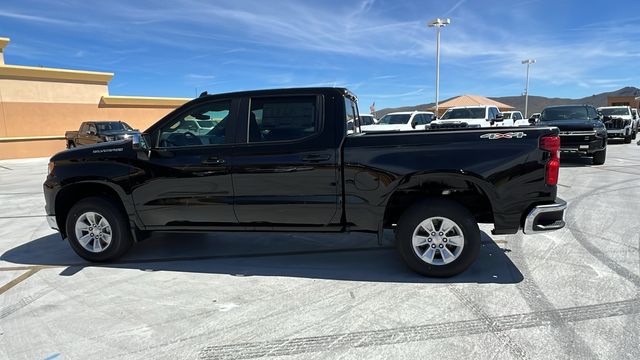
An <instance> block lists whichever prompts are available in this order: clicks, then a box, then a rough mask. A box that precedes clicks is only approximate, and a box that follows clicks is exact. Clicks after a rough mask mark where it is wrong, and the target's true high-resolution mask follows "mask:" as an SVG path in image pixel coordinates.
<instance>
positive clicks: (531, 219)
mask: <svg viewBox="0 0 640 360" xmlns="http://www.w3.org/2000/svg"><path fill="white" fill-rule="evenodd" d="M566 209H567V202H566V201H564V200H561V199H556V202H555V203H554V204H547V205H538V206H536V207H534V208H533V209H532V210H531V211H530V212H529V215H527V217H526V219H525V221H524V226H523V227H522V231H523V232H524V233H525V234H527V235H530V234H536V233H540V232H545V231H553V230H558V229H562V228H563V227H564V225H565V222H564V211H565V210H566Z"/></svg>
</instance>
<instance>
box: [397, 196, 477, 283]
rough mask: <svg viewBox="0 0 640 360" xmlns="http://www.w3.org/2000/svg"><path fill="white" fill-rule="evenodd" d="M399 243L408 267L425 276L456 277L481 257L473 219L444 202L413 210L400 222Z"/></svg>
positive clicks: (427, 202) (427, 203)
mask: <svg viewBox="0 0 640 360" xmlns="http://www.w3.org/2000/svg"><path fill="white" fill-rule="evenodd" d="M396 241H397V245H398V250H399V251H400V255H402V258H403V259H404V261H405V262H406V263H407V265H408V266H409V267H410V268H411V269H412V270H413V271H415V272H417V273H420V274H422V275H426V276H433V277H449V276H453V275H457V274H459V273H461V272H463V271H464V270H466V269H467V268H468V267H469V266H470V265H471V264H473V262H474V261H475V260H476V258H477V257H478V254H479V253H480V229H479V228H478V223H477V222H476V221H475V219H474V217H473V215H472V214H471V213H470V212H469V211H468V210H467V209H466V208H464V207H463V206H461V205H460V204H458V203H456V202H453V201H449V200H444V199H428V200H425V201H422V202H420V203H418V204H416V205H414V206H412V207H410V208H409V209H408V210H407V211H406V212H405V213H404V214H403V215H402V217H401V218H400V220H399V221H398V231H397V232H396Z"/></svg>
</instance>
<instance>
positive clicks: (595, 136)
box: [538, 105, 607, 165]
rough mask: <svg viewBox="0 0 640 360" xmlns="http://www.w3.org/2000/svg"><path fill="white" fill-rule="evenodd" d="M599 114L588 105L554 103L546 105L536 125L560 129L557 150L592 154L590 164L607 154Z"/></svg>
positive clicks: (599, 163)
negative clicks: (556, 104)
mask: <svg viewBox="0 0 640 360" xmlns="http://www.w3.org/2000/svg"><path fill="white" fill-rule="evenodd" d="M602 120H603V117H602V115H601V114H600V113H599V112H598V111H597V110H596V108H595V107H593V106H592V105H558V106H549V107H546V108H545V109H544V110H543V111H542V114H541V115H540V117H539V119H538V122H539V124H540V125H546V126H556V127H558V128H559V129H560V144H561V147H560V151H562V152H568V153H577V154H580V155H586V156H592V157H593V160H592V161H593V164H594V165H602V164H604V162H605V160H606V158H607V128H606V127H605V125H604V124H603V123H602Z"/></svg>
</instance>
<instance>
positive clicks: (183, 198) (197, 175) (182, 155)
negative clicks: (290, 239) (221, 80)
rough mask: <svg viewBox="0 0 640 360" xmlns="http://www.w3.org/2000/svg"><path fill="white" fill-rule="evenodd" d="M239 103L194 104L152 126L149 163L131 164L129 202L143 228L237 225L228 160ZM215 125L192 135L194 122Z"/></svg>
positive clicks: (207, 102) (220, 100) (215, 100)
mask: <svg viewBox="0 0 640 360" xmlns="http://www.w3.org/2000/svg"><path fill="white" fill-rule="evenodd" d="M238 104H239V101H238V100H236V99H233V100H232V99H208V100H203V101H197V102H195V103H194V104H193V105H191V106H188V107H185V108H184V110H182V111H180V112H177V113H175V114H172V115H169V116H168V117H166V118H165V119H163V120H161V122H160V123H159V124H158V126H155V127H154V128H153V129H152V130H151V133H150V134H149V138H150V140H151V142H152V143H153V145H152V149H151V151H150V152H149V156H148V159H138V160H136V161H135V165H137V169H135V170H134V171H133V173H132V176H131V179H132V197H133V201H134V204H135V207H136V211H137V213H138V215H139V216H140V219H141V221H142V222H143V223H144V224H145V225H146V226H148V227H150V228H153V227H163V228H165V229H166V228H167V227H172V228H182V229H184V228H186V229H188V228H208V227H211V228H220V227H225V226H233V225H236V224H237V220H236V217H235V215H234V212H233V186H232V183H231V174H230V172H229V155H230V153H231V149H232V147H233V146H234V145H233V143H234V135H233V130H234V129H233V127H234V125H235V119H236V117H237V108H238ZM196 119H197V120H211V121H215V122H217V125H216V126H215V127H213V128H212V129H211V130H210V131H208V132H206V133H202V134H196V133H193V131H192V126H193V120H196Z"/></svg>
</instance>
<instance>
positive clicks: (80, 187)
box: [55, 180, 137, 239]
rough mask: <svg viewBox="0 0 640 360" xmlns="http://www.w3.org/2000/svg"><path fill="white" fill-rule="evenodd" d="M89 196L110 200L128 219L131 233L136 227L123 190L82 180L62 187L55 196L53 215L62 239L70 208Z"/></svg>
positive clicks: (104, 183) (131, 205)
mask: <svg viewBox="0 0 640 360" xmlns="http://www.w3.org/2000/svg"><path fill="white" fill-rule="evenodd" d="M91 196H103V197H106V198H109V199H112V200H113V201H114V202H115V203H116V205H117V206H118V207H119V208H120V209H121V210H122V211H123V212H124V214H125V216H126V217H127V218H128V219H129V223H130V227H131V230H132V233H134V239H135V238H136V236H135V231H133V230H134V229H136V228H137V225H136V224H135V222H134V221H132V216H131V215H132V214H134V213H135V211H134V209H133V204H132V203H131V201H130V200H128V197H127V195H126V194H125V192H124V190H123V189H122V188H120V187H119V186H117V185H115V184H113V183H110V182H108V181H103V180H84V181H79V182H74V183H71V184H68V185H65V186H63V187H62V188H60V190H58V192H57V193H56V196H55V215H56V222H57V223H58V228H59V229H60V233H61V235H62V237H63V238H65V237H66V236H67V234H66V228H65V224H66V221H67V216H68V214H69V210H71V207H73V205H75V204H76V203H77V202H78V201H80V200H82V199H85V198H87V197H91Z"/></svg>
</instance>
